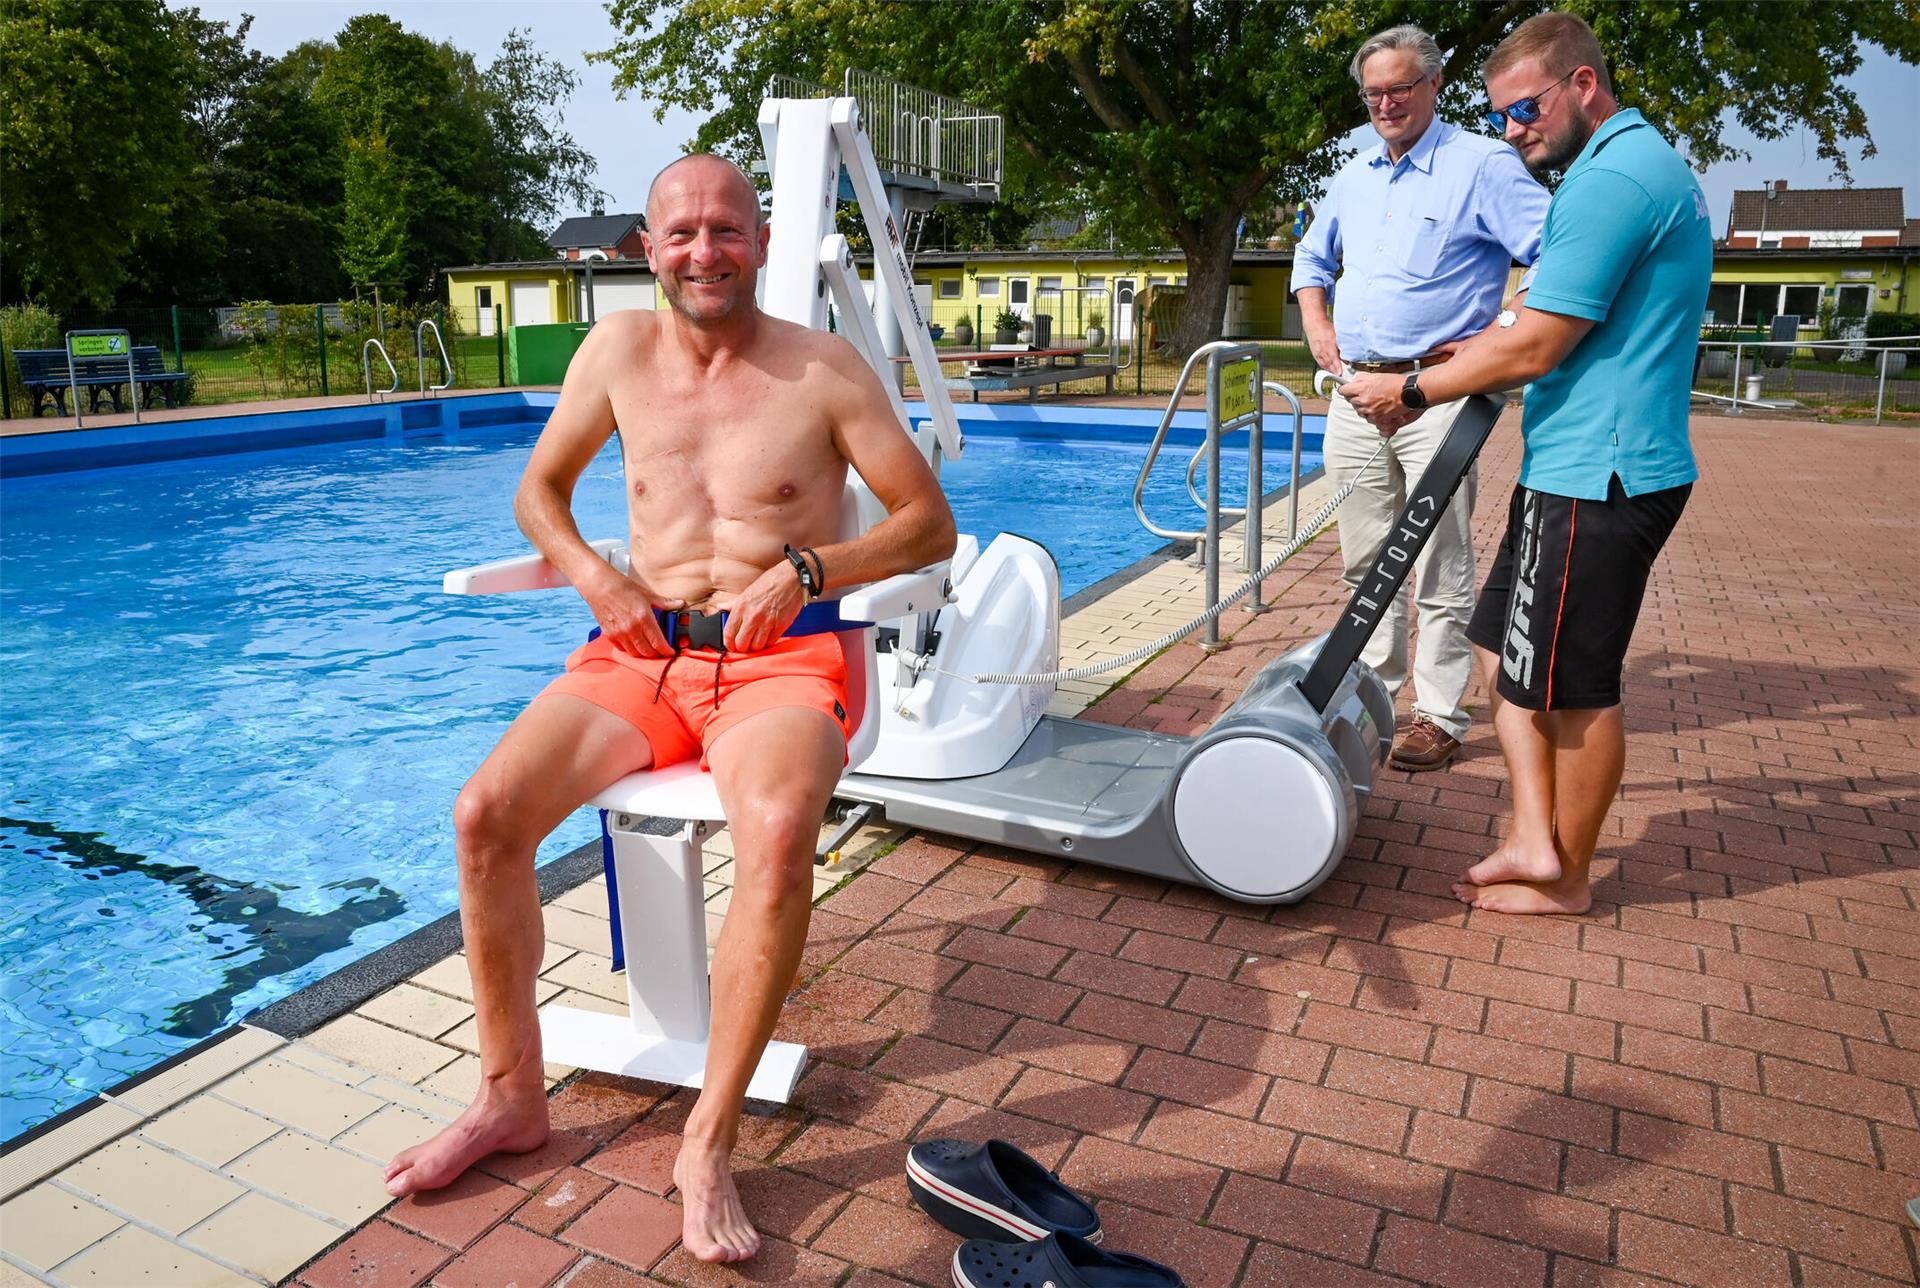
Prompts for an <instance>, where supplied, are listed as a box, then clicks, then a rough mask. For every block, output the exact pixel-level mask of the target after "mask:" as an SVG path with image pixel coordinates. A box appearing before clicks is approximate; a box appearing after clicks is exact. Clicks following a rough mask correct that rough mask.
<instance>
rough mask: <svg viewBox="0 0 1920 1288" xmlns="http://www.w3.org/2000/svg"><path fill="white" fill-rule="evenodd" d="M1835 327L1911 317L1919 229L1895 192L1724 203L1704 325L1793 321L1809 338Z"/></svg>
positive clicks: (1798, 193)
mask: <svg viewBox="0 0 1920 1288" xmlns="http://www.w3.org/2000/svg"><path fill="white" fill-rule="evenodd" d="M1827 304H1831V305H1832V307H1833V311H1834V316H1835V317H1836V319H1850V318H1863V317H1865V316H1866V315H1867V314H1868V313H1910V312H1914V311H1916V310H1920V219H1909V218H1907V215H1906V193H1905V191H1904V190H1903V189H1900V188H1789V187H1788V186H1787V184H1786V183H1785V182H1784V181H1781V182H1778V183H1775V184H1773V185H1771V186H1770V187H1765V188H1756V189H1752V190H1749V191H1741V192H1736V193H1734V194H1733V205H1732V207H1731V209H1729V210H1728V212H1727V232H1726V236H1725V237H1723V238H1722V239H1721V240H1720V242H1719V243H1718V244H1717V245H1716V246H1715V247H1714V253H1713V286H1712V289H1711V290H1710V291H1709V292H1708V294H1707V310H1708V313H1709V314H1710V317H1709V321H1710V322H1712V323H1715V324H1723V325H1724V324H1738V325H1741V326H1758V325H1761V324H1764V323H1766V322H1767V321H1769V320H1770V319H1772V318H1776V317H1786V316H1794V317H1797V318H1799V319H1800V322H1799V326H1800V329H1801V330H1803V331H1811V330H1817V329H1818V327H1819V321H1820V309H1821V307H1822V306H1823V305H1827Z"/></svg>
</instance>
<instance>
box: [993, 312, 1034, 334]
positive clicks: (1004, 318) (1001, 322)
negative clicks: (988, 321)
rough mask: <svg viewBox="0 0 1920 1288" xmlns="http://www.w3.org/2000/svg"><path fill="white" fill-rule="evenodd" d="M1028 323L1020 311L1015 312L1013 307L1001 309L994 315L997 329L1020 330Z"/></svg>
mask: <svg viewBox="0 0 1920 1288" xmlns="http://www.w3.org/2000/svg"><path fill="white" fill-rule="evenodd" d="M1026 324H1027V320H1026V319H1025V318H1023V317H1021V316H1020V315H1019V314H1018V313H1015V312H1014V311H1013V310H1012V309H1001V310H1000V311H999V312H998V313H996V314H994V315H993V329H994V330H995V331H1018V330H1019V329H1020V328H1021V327H1023V326H1025V325H1026Z"/></svg>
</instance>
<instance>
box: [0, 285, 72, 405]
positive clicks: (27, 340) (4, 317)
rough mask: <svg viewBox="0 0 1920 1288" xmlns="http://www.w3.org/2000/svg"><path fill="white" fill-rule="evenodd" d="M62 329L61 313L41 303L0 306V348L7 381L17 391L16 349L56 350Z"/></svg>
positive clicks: (18, 386) (18, 377)
mask: <svg viewBox="0 0 1920 1288" xmlns="http://www.w3.org/2000/svg"><path fill="white" fill-rule="evenodd" d="M62 335H63V332H62V331H61V328H60V315H59V314H58V313H55V312H54V311H53V310H52V309H50V308H48V307H46V306H45V305H44V304H9V305H7V306H6V307H5V308H0V347H4V348H5V349H6V351H7V380H8V382H9V385H10V387H11V388H13V389H14V390H15V391H18V390H19V389H20V388H21V385H20V365H19V364H18V363H16V362H15V361H14V360H13V351H14V350H15V349H58V348H59V347H60V344H61V336H62Z"/></svg>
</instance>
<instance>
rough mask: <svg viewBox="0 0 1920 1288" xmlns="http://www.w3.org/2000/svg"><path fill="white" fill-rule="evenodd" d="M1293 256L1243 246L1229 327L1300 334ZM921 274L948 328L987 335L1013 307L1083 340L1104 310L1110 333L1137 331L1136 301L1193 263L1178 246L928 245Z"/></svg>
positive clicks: (930, 304)
mask: <svg viewBox="0 0 1920 1288" xmlns="http://www.w3.org/2000/svg"><path fill="white" fill-rule="evenodd" d="M1292 262H1293V261H1292V255H1291V253H1289V252H1287V251H1276V250H1241V251H1237V252H1235V254H1234V260H1233V277H1232V287H1231V288H1230V291H1229V299H1228V301H1227V308H1226V312H1225V316H1224V317H1223V318H1222V327H1223V333H1224V334H1226V335H1228V336H1234V337H1240V336H1253V337H1260V338H1265V339H1278V338H1282V337H1288V338H1295V337H1298V336H1299V334H1300V322H1299V311H1298V310H1297V309H1296V308H1295V307H1294V304H1293V301H1292V300H1291V299H1290V298H1288V296H1287V275H1288V274H1289V272H1291V270H1292ZM913 276H914V282H915V284H916V286H917V287H918V288H919V289H920V291H921V299H922V302H923V305H924V306H925V307H926V308H927V310H928V313H929V316H930V317H931V318H932V320H933V323H934V325H936V326H938V327H940V328H941V329H942V332H943V333H950V332H952V331H953V330H955V329H956V327H957V326H958V325H959V323H960V322H961V321H962V320H963V319H964V320H965V321H966V323H967V325H968V327H969V328H970V329H972V330H974V331H975V332H976V334H977V333H978V332H979V331H981V330H982V329H984V330H985V331H986V332H987V334H986V335H985V336H984V337H980V339H979V340H978V342H981V343H984V342H985V341H986V340H990V339H991V338H992V331H993V325H994V317H995V315H996V314H998V313H1000V312H1001V311H1002V310H1007V311H1011V312H1013V313H1015V314H1017V315H1019V316H1020V317H1021V318H1023V319H1026V318H1032V317H1034V316H1036V315H1041V314H1044V315H1046V316H1048V317H1051V318H1052V319H1053V324H1052V338H1053V339H1055V340H1062V341H1065V340H1071V341H1074V342H1079V341H1081V340H1084V339H1085V338H1086V335H1087V332H1088V330H1089V329H1090V328H1091V327H1092V326H1094V325H1095V320H1096V319H1098V325H1099V326H1101V327H1102V329H1104V330H1107V331H1108V332H1109V333H1112V332H1114V331H1115V330H1116V328H1117V331H1118V334H1120V335H1123V336H1125V335H1130V334H1131V333H1132V327H1133V321H1134V312H1135V309H1136V308H1137V307H1139V306H1140V304H1141V302H1142V300H1143V299H1144V298H1145V297H1146V296H1147V295H1148V294H1149V293H1150V292H1151V291H1152V290H1153V289H1154V288H1155V287H1175V286H1177V287H1184V286H1185V285H1186V282H1187V263H1186V257H1185V256H1183V255H1182V254H1181V253H1180V252H1179V251H1160V252H1154V253H1151V254H1146V255H1138V256H1125V255H1116V254H1112V253H1110V252H1107V251H1071V250H1031V251H1018V250H1004V251H922V252H920V254H919V255H917V256H916V257H915V258H914V265H913ZM1156 313H1157V310H1156ZM1143 320H1144V319H1143Z"/></svg>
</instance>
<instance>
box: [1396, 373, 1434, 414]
mask: <svg viewBox="0 0 1920 1288" xmlns="http://www.w3.org/2000/svg"><path fill="white" fill-rule="evenodd" d="M1400 401H1401V402H1402V403H1404V404H1406V405H1407V406H1409V407H1412V408H1414V409H1415V410H1417V411H1424V410H1426V406H1427V396H1426V395H1425V394H1423V393H1421V392H1420V373H1419V372H1417V371H1410V372H1408V373H1407V382H1406V383H1405V384H1404V385H1401V386H1400Z"/></svg>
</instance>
